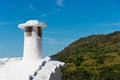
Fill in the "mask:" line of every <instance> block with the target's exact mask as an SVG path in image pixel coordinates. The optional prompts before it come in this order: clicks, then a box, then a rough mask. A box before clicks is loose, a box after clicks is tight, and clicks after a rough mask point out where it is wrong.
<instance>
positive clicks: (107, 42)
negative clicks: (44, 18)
mask: <svg viewBox="0 0 120 80" xmlns="http://www.w3.org/2000/svg"><path fill="white" fill-rule="evenodd" d="M52 57H54V58H57V59H58V60H60V61H63V62H65V63H66V65H67V68H64V69H62V73H63V79H62V80H120V31H116V32H114V33H111V34H107V35H105V34H102V35H91V36H88V37H85V38H80V39H79V40H77V41H75V42H73V43H71V44H70V45H69V46H68V47H66V48H65V49H64V50H62V51H61V52H59V53H57V54H55V55H53V56H52Z"/></svg>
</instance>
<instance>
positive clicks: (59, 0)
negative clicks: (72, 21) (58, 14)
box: [56, 0, 64, 7]
mask: <svg viewBox="0 0 120 80" xmlns="http://www.w3.org/2000/svg"><path fill="white" fill-rule="evenodd" d="M63 2H64V0H57V3H56V4H57V5H58V6H60V7H63V6H64V4H63Z"/></svg>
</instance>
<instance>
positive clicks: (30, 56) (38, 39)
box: [18, 20, 47, 62]
mask: <svg viewBox="0 0 120 80" xmlns="http://www.w3.org/2000/svg"><path fill="white" fill-rule="evenodd" d="M46 26H47V24H45V23H43V22H39V21H37V20H29V21H27V22H26V23H23V24H19V25H18V27H19V28H22V29H24V31H25V32H24V52H23V60H25V61H30V62H31V61H36V60H41V59H42V28H43V27H46Z"/></svg>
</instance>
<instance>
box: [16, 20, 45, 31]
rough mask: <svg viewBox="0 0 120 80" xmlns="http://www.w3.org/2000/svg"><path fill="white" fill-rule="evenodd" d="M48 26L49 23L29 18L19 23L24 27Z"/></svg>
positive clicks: (20, 26)
mask: <svg viewBox="0 0 120 80" xmlns="http://www.w3.org/2000/svg"><path fill="white" fill-rule="evenodd" d="M30 26H31V27H42V28H43V27H46V26H47V24H46V23H44V22H39V21H38V20H29V21H27V22H25V23H22V24H19V25H18V27H19V28H22V29H24V28H25V27H30Z"/></svg>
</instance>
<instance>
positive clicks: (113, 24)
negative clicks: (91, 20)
mask: <svg viewBox="0 0 120 80" xmlns="http://www.w3.org/2000/svg"><path fill="white" fill-rule="evenodd" d="M98 25H99V26H120V23H119V22H118V23H100V24H98Z"/></svg>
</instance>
